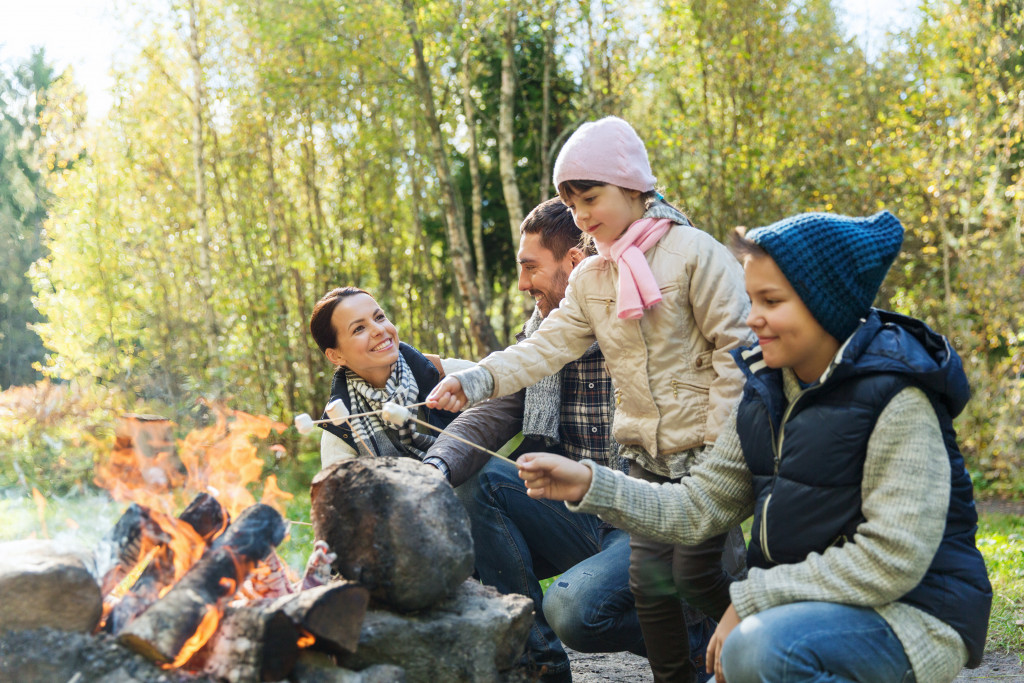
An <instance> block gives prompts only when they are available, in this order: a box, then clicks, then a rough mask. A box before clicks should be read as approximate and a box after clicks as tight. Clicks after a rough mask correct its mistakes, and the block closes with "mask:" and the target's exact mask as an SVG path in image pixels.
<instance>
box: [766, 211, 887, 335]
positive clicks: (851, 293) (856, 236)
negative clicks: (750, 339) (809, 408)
mask: <svg viewBox="0 0 1024 683" xmlns="http://www.w3.org/2000/svg"><path fill="white" fill-rule="evenodd" d="M747 238H748V239H749V240H750V241H752V242H754V243H755V244H757V245H758V246H760V247H761V248H762V249H764V250H765V251H767V252H768V255H769V256H771V257H772V259H773V260H774V261H775V263H776V264H777V265H778V266H779V269H780V270H781V271H782V274H783V275H785V276H786V279H787V280H789V283H790V284H791V285H793V289H795V290H796V293H797V294H798V295H799V296H800V298H801V299H802V300H803V302H804V305H806V306H807V308H808V309H810V311H811V315H813V316H814V319H815V320H817V321H818V322H819V323H821V326H822V327H824V328H825V331H826V332H828V333H829V334H831V335H832V336H833V337H835V338H836V339H838V340H839V341H840V342H842V341H845V340H846V338H847V337H849V336H850V335H851V334H853V332H854V330H856V329H857V326H858V325H859V324H860V320H861V318H863V317H865V316H866V315H867V314H868V311H869V310H870V308H871V304H872V303H874V300H875V295H876V294H877V293H878V288H879V287H880V286H881V285H882V280H884V279H885V274H886V273H887V272H888V271H889V266H890V265H892V262H893V259H895V258H896V254H898V253H899V251H900V246H901V245H902V244H903V226H902V225H900V222H899V220H898V219H897V218H896V217H895V216H893V215H892V214H891V213H889V212H888V211H881V212H879V213H876V214H875V215H874V216H868V217H867V218H851V217H849V216H837V215H835V214H830V213H803V214H799V215H797V216H791V217H789V218H784V219H783V220H781V221H779V222H778V223H772V224H771V225H769V226H766V227H763V228H757V229H755V230H751V231H750V232H749V233H747Z"/></svg>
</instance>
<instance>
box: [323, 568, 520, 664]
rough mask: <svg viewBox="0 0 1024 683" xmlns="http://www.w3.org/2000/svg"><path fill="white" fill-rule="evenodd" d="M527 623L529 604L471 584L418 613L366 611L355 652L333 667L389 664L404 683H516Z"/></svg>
mask: <svg viewBox="0 0 1024 683" xmlns="http://www.w3.org/2000/svg"><path fill="white" fill-rule="evenodd" d="M532 624H533V602H532V601H531V600H530V599H529V598H527V597H525V596H523V595H501V594H499V593H498V592H497V591H496V590H494V589H493V588H490V587H488V586H483V585H481V584H479V583H477V582H476V581H473V580H469V581H466V582H465V583H463V584H462V585H461V586H460V587H459V589H458V590H457V591H456V592H455V594H454V595H453V596H452V597H451V598H449V599H448V600H445V601H444V602H442V603H440V604H438V605H436V606H434V607H433V608H432V609H430V610H424V611H423V612H420V613H418V614H395V613H393V612H386V611H382V610H370V611H369V612H367V614H366V619H365V620H364V621H363V630H362V633H361V635H360V638H359V647H358V648H357V650H356V651H355V653H353V654H346V655H344V656H342V657H340V658H339V660H338V663H339V664H340V665H342V666H344V667H347V668H351V669H356V670H359V669H363V668H365V667H368V666H370V665H373V664H382V663H388V664H394V665H397V666H400V667H402V668H403V669H405V673H406V676H407V679H408V681H409V682H410V683H421V682H422V683H437V682H438V681H445V682H446V683H448V682H452V683H463V682H464V683H470V682H471V683H485V682H486V683H492V682H494V681H511V680H522V679H523V677H522V675H521V671H519V670H518V669H516V668H515V666H516V665H517V663H518V660H519V657H520V655H521V654H522V652H523V649H524V647H525V645H526V637H527V634H528V633H529V629H530V626H531V625H532Z"/></svg>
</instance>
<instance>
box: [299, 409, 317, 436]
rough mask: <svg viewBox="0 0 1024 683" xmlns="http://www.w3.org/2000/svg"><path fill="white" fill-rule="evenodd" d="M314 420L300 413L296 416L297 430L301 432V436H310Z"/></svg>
mask: <svg viewBox="0 0 1024 683" xmlns="http://www.w3.org/2000/svg"><path fill="white" fill-rule="evenodd" d="M314 424H315V423H314V422H313V418H311V417H310V416H309V415H307V414H306V413H299V414H298V415H296V416H295V428H296V429H297V430H299V434H309V433H310V432H311V431H313V425H314Z"/></svg>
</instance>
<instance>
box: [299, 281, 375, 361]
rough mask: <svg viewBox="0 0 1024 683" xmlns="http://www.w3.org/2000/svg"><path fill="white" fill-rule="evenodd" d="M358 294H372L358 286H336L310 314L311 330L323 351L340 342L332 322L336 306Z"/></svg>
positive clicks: (321, 299)
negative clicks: (346, 298)
mask: <svg viewBox="0 0 1024 683" xmlns="http://www.w3.org/2000/svg"><path fill="white" fill-rule="evenodd" d="M356 294H366V295H367V296H370V293H369V292H367V291H366V290H365V289H359V288H358V287H336V288H334V289H332V290H331V291H329V292H327V293H326V294H324V295H323V296H322V297H320V301H317V302H316V305H315V306H313V314H312V315H310V316H309V331H310V333H311V334H312V335H313V341H315V342H316V345H317V346H319V347H320V352H321V353H327V349H333V348H334V345H335V344H337V343H338V331H337V330H336V329H334V323H332V322H331V318H332V317H333V316H334V309H335V307H336V306H337V305H338V304H339V303H340V302H341V300H342V299H344V298H345V297H349V296H354V295H356Z"/></svg>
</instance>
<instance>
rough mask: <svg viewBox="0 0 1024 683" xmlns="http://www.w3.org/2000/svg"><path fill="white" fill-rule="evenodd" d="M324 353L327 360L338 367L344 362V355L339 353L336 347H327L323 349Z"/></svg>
mask: <svg viewBox="0 0 1024 683" xmlns="http://www.w3.org/2000/svg"><path fill="white" fill-rule="evenodd" d="M324 355H325V356H327V360H329V361H331V363H333V364H334V365H336V366H337V367H339V368H340V367H341V366H342V365H344V364H345V357H344V356H342V355H341V351H339V350H338V349H327V350H326V351H324Z"/></svg>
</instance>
